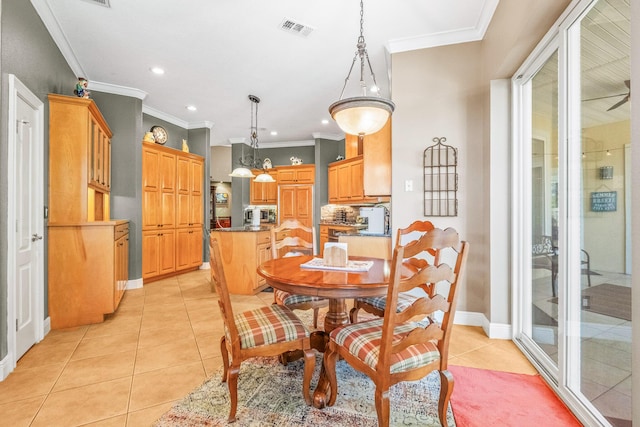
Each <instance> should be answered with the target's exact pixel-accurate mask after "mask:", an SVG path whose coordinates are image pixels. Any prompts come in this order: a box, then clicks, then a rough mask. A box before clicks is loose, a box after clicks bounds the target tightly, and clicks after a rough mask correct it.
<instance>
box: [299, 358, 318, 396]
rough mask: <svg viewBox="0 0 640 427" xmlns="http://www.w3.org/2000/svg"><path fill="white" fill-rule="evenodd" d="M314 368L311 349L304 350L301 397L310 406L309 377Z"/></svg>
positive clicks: (314, 359)
mask: <svg viewBox="0 0 640 427" xmlns="http://www.w3.org/2000/svg"><path fill="white" fill-rule="evenodd" d="M315 367H316V353H315V352H314V351H313V350H312V349H307V350H304V377H303V379H302V396H303V397H304V401H305V402H307V405H311V402H312V396H311V393H312V391H311V377H312V376H313V371H314V369H315Z"/></svg>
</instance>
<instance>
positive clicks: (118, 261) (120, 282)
mask: <svg viewBox="0 0 640 427" xmlns="http://www.w3.org/2000/svg"><path fill="white" fill-rule="evenodd" d="M114 259H115V283H114V285H115V288H114V293H113V309H114V310H115V309H116V308H117V307H118V304H120V300H121V299H122V295H124V291H125V289H126V288H127V280H128V277H129V235H128V234H125V235H124V236H122V237H120V238H119V239H118V240H116V242H115V258H114Z"/></svg>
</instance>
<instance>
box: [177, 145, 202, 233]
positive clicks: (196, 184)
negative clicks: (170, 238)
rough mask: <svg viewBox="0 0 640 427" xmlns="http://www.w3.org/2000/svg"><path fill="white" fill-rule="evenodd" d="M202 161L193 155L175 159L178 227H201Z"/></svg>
mask: <svg viewBox="0 0 640 427" xmlns="http://www.w3.org/2000/svg"><path fill="white" fill-rule="evenodd" d="M203 165H204V160H203V159H202V157H200V156H196V155H194V154H184V153H181V154H180V155H179V156H177V157H176V171H177V177H178V182H177V185H176V190H177V196H176V197H177V199H178V200H177V205H176V217H177V222H178V227H193V226H200V225H202V172H203Z"/></svg>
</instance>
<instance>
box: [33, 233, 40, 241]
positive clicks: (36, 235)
mask: <svg viewBox="0 0 640 427" xmlns="http://www.w3.org/2000/svg"><path fill="white" fill-rule="evenodd" d="M36 240H42V236H40V235H38V234H37V233H36V234H33V235H32V236H31V241H32V242H35V241H36Z"/></svg>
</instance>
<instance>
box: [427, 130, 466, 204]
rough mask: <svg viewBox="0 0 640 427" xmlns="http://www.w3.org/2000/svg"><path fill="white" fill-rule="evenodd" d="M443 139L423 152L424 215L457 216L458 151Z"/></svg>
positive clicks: (437, 139)
mask: <svg viewBox="0 0 640 427" xmlns="http://www.w3.org/2000/svg"><path fill="white" fill-rule="evenodd" d="M446 140H447V138H445V137H440V138H438V137H436V138H433V142H435V143H436V144H434V145H432V146H430V147H427V148H426V149H425V150H424V156H423V162H424V215H425V216H458V169H457V168H458V150H457V149H455V148H453V147H452V146H450V145H445V144H443V143H444V142H446Z"/></svg>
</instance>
